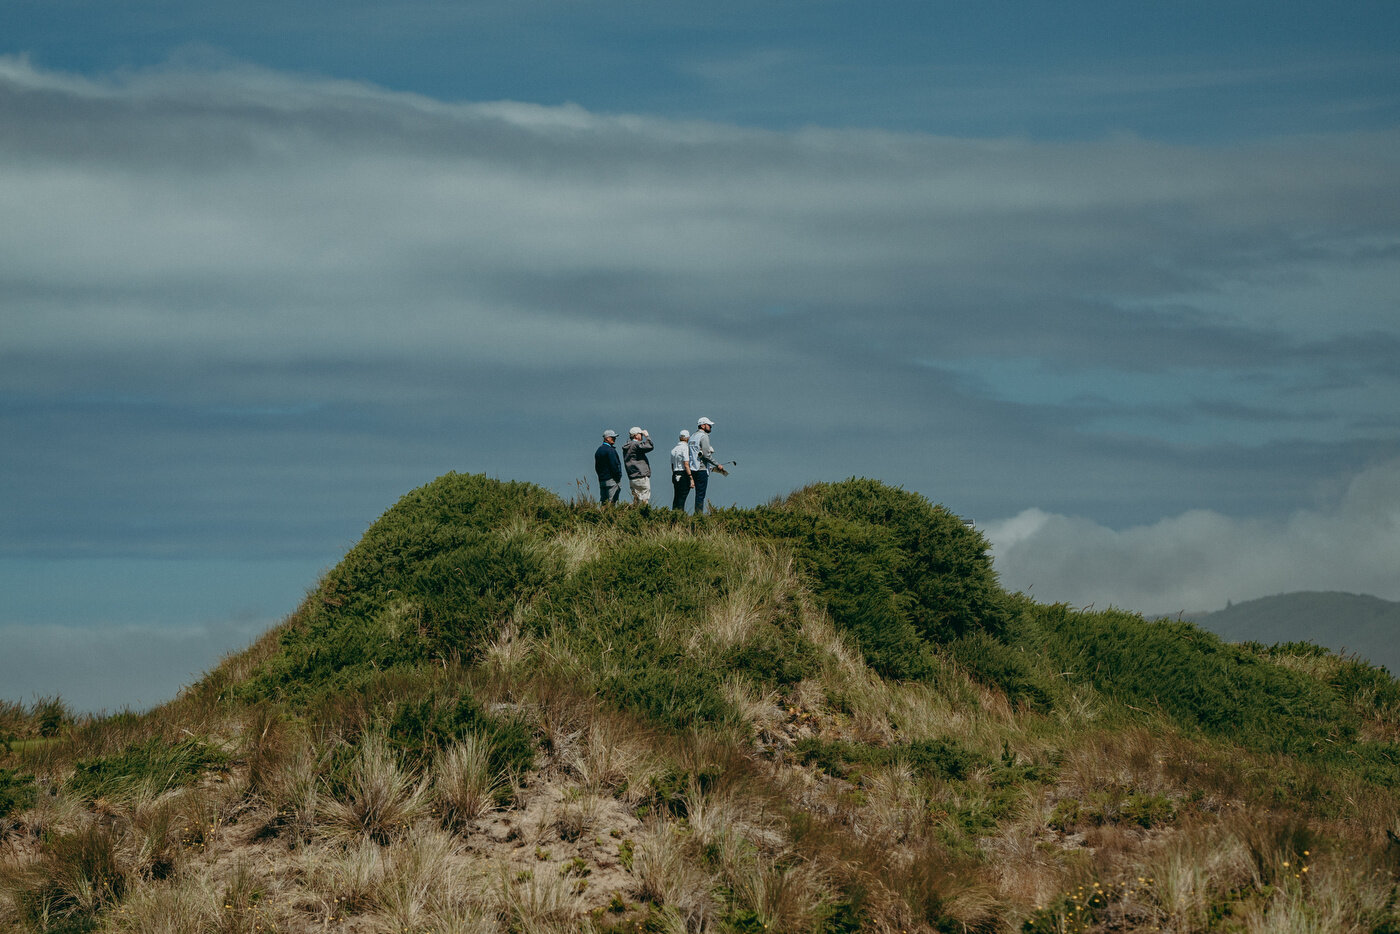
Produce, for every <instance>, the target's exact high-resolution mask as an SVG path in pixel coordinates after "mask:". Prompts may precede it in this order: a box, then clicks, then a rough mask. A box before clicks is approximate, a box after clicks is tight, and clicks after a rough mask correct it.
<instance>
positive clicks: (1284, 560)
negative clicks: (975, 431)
mask: <svg viewBox="0 0 1400 934" xmlns="http://www.w3.org/2000/svg"><path fill="white" fill-rule="evenodd" d="M986 534H987V537H988V538H989V539H990V540H991V541H992V543H993V554H994V556H995V560H996V567H997V569H998V571H999V572H1000V574H1001V578H1002V583H1003V584H1004V585H1005V586H1007V587H1009V588H1011V589H1015V590H1024V591H1026V592H1028V593H1030V594H1031V595H1032V596H1034V597H1036V598H1037V599H1039V600H1042V601H1047V602H1065V603H1070V604H1073V605H1076V606H1083V605H1089V604H1094V605H1096V606H1099V607H1107V606H1110V605H1113V606H1118V607H1123V608H1125V609H1131V610H1138V611H1141V612H1144V613H1149V614H1157V613H1177V612H1180V611H1186V612H1188V613H1190V612H1201V611H1210V610H1218V609H1221V608H1222V607H1224V606H1225V604H1226V602H1227V601H1229V600H1235V601H1239V600H1248V599H1253V598H1256V597H1262V596H1268V595H1270V594H1275V593H1286V592H1289V591H1296V590H1345V591H1352V592H1356V593H1367V594H1372V595H1374V596H1378V597H1383V598H1386V599H1390V600H1400V575H1397V573H1396V569H1397V568H1400V461H1393V462H1390V463H1386V464H1381V465H1377V466H1375V467H1372V468H1370V469H1367V470H1365V471H1362V472H1361V473H1360V474H1358V475H1357V476H1355V477H1354V478H1353V479H1352V480H1351V482H1350V484H1349V485H1348V486H1347V488H1346V491H1345V493H1344V494H1343V495H1342V496H1341V498H1340V500H1339V501H1338V502H1337V503H1336V504H1335V505H1334V506H1332V507H1331V508H1327V509H1300V510H1297V511H1296V512H1294V513H1293V514H1292V515H1291V516H1289V517H1288V518H1287V519H1285V520H1281V521H1267V520H1247V519H1238V518H1232V517H1229V516H1225V515H1222V514H1220V513H1218V512H1212V511H1207V510H1192V511H1189V512H1185V513H1182V514H1181V515H1178V516H1174V517H1171V518H1166V519H1162V520H1161V521H1159V522H1155V523H1152V524H1150V525H1139V526H1133V527H1130V528H1127V529H1123V530H1121V531H1120V530H1114V529H1110V528H1107V527H1105V526H1103V525H1100V524H1098V523H1096V522H1093V521H1090V520H1088V519H1083V518H1077V517H1073V516H1064V515H1054V514H1050V513H1047V512H1044V511H1042V510H1039V509H1028V510H1025V511H1023V512H1021V513H1020V514H1018V515H1016V516H1013V517H1011V518H1009V519H1005V520H1001V521H997V522H991V523H988V524H987V526H986Z"/></svg>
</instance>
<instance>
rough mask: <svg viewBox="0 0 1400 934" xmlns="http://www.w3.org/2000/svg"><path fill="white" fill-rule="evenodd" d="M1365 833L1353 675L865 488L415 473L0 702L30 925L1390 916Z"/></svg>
mask: <svg viewBox="0 0 1400 934" xmlns="http://www.w3.org/2000/svg"><path fill="white" fill-rule="evenodd" d="M1271 641H1276V640H1271ZM1392 837H1396V838H1400V682H1397V681H1396V680H1395V679H1393V678H1391V677H1390V676H1389V675H1388V674H1387V673H1386V672H1384V671H1382V670H1379V669H1377V668H1375V667H1373V666H1371V665H1368V664H1366V663H1365V662H1362V661H1359V660H1356V659H1352V658H1342V657H1338V656H1337V655H1335V654H1332V653H1329V652H1327V651H1326V650H1325V649H1322V648H1319V647H1316V646H1310V645H1305V644H1301V643H1295V644H1290V645H1287V646H1285V647H1283V648H1281V649H1277V648H1273V647H1270V646H1263V645H1258V644H1245V645H1231V644H1228V643H1225V642H1223V641H1222V640H1221V639H1220V638H1219V637H1218V636H1216V635H1214V634H1212V633H1210V632H1208V631H1206V630H1204V629H1202V628H1200V627H1198V626H1196V625H1194V624H1192V623H1187V622H1178V621H1170V620H1169V621H1158V622H1152V621H1148V620H1145V619H1143V618H1142V617H1141V616H1140V615H1137V614H1133V613H1127V612H1123V611H1120V610H1106V611H1101V612H1084V611H1080V610H1076V609H1074V608H1072V607H1069V606H1066V605H1063V604H1058V605H1045V604H1040V603H1037V602H1035V601H1034V600H1032V599H1030V598H1029V597H1027V596H1026V595H1024V594H1013V593H1008V592H1007V591H1006V590H1005V589H1004V588H1002V587H1001V585H1000V584H999V582H998V579H997V576H996V574H995V571H994V569H993V567H992V562H991V558H990V556H989V555H988V543H987V541H986V539H985V538H983V536H982V535H981V534H980V533H979V532H977V530H976V529H975V528H969V527H968V526H966V525H965V524H964V523H963V522H962V520H961V519H960V518H959V517H958V516H957V515H955V514H954V513H953V512H951V511H950V510H948V509H947V508H945V507H943V506H940V505H934V504H933V503H931V502H930V501H929V500H927V499H925V498H924V497H923V496H920V495H918V494H916V493H913V492H909V491H906V490H901V489H897V488H894V487H890V486H887V485H885V484H882V483H879V482H877V481H874V480H867V479H849V480H844V481H841V482H837V483H818V484H813V485H811V486H808V487H805V488H803V489H800V490H797V491H795V492H793V493H792V494H790V495H788V496H786V497H783V498H780V499H776V500H774V501H773V502H771V503H769V504H767V505H764V506H760V507H756V508H753V509H737V508H734V509H719V510H715V511H713V512H711V513H710V514H708V515H705V516H690V515H687V514H684V513H680V512H675V511H672V510H669V509H651V508H636V507H601V506H599V504H597V503H595V502H582V501H575V502H566V501H564V500H562V499H560V498H559V497H558V496H556V495H554V494H553V493H551V492H549V491H548V490H545V489H542V488H540V487H538V486H534V485H532V484H527V483H505V482H501V481H498V480H494V479H491V478H488V477H485V476H481V475H463V474H448V475H446V476H443V477H440V478H438V479H437V480H435V481H433V482H432V483H429V484H427V485H425V486H423V487H421V488H419V489H417V490H413V491H412V492H410V493H408V494H406V495H405V496H404V497H403V498H402V499H400V500H399V502H398V503H396V504H395V505H394V506H393V507H392V508H390V509H389V510H388V511H387V512H385V513H384V515H383V516H381V517H380V518H379V520H378V521H376V522H375V523H374V524H373V525H372V526H370V528H369V529H368V530H367V531H366V532H365V534H364V536H363V538H362V539H361V540H360V542H359V543H358V544H356V545H355V547H354V548H352V549H351V550H350V551H349V553H348V554H346V556H345V558H344V559H343V560H342V561H341V562H340V563H339V564H338V565H336V567H334V568H333V569H331V570H330V571H329V572H327V573H326V575H325V576H324V577H323V578H322V579H321V580H320V581H319V582H317V583H316V584H315V586H314V588H313V589H312V590H311V591H310V592H309V593H308V595H307V597H306V599H305V601H304V602H303V603H302V604H301V606H300V607H298V608H297V609H296V611H295V612H294V613H292V614H291V615H290V616H289V617H288V619H287V620H286V621H285V622H284V623H283V624H282V625H280V626H278V627H277V628H276V629H274V630H272V631H270V632H268V633H267V634H266V635H265V636H264V637H262V638H261V639H259V640H258V642H257V643H255V644H254V645H253V646H251V647H250V648H249V649H247V650H246V651H244V652H242V653H239V654H237V655H234V656H231V657H229V658H228V659H225V660H224V661H223V662H222V663H221V664H220V665H219V666H218V667H217V668H216V669H214V670H213V671H211V672H210V673H208V674H207V675H206V676H205V677H204V678H202V679H201V680H200V681H199V682H197V683H196V684H194V685H192V686H190V687H189V688H187V689H186V690H185V691H184V692H182V693H181V695H180V696H179V697H178V698H176V700H174V701H172V702H171V703H170V704H167V705H165V706H163V707H161V708H158V709H156V710H154V711H151V712H149V713H146V714H131V713H126V714H119V715H116V716H112V717H104V718H90V719H85V720H84V719H78V720H75V719H74V718H73V717H72V716H71V715H68V714H67V713H66V711H65V710H64V709H63V706H62V704H61V703H59V702H58V701H56V700H52V699H50V700H48V701H45V702H43V703H41V704H36V705H35V706H34V707H33V708H24V707H20V706H18V705H4V704H0V930H5V931H27V932H35V934H40V932H42V934H59V932H66V934H80V932H97V931H102V932H131V934H138V932H151V934H156V932H174V931H229V932H234V931H237V932H251V931H278V932H282V934H301V932H305V934H311V932H324V931H327V930H339V931H347V932H349V931H354V932H364V934H370V932H380V931H394V932H410V931H411V932H419V931H434V932H454V934H566V932H578V934H856V932H866V931H869V932H893V931H907V932H910V934H914V932H918V934H969V932H971V934H1013V932H1021V934H1063V932H1069V931H1073V932H1078V934H1108V932H1110V931H1112V932H1122V931H1148V930H1156V931H1168V930H1170V931H1180V932H1192V934H1205V932H1219V934H1226V932H1231V934H1237V932H1248V931H1254V932H1262V931H1277V932H1281V931H1303V930H1308V931H1320V930H1326V931H1329V932H1330V931H1339V932H1341V931H1355V932H1360V934H1397V932H1400V898H1397V896H1396V892H1397V891H1400V889H1398V888H1397V886H1400V854H1397V853H1396V852H1395V851H1394V849H1393V848H1392V844H1391V842H1390V841H1391V839H1392Z"/></svg>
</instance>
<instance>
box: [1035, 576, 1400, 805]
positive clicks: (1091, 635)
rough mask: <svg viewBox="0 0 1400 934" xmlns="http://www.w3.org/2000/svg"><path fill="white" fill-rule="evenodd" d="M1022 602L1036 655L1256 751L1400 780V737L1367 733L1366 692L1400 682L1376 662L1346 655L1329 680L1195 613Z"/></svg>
mask: <svg viewBox="0 0 1400 934" xmlns="http://www.w3.org/2000/svg"><path fill="white" fill-rule="evenodd" d="M1021 611H1022V613H1023V619H1022V624H1021V626H1020V627H1019V628H1018V629H1017V630H1016V638H1017V639H1018V642H1019V645H1020V647H1021V648H1023V649H1025V651H1026V654H1027V656H1028V657H1040V658H1043V659H1044V662H1043V664H1048V665H1049V666H1051V667H1052V669H1053V670H1054V671H1057V672H1063V673H1064V675H1065V677H1068V678H1069V679H1071V680H1073V681H1076V682H1080V683H1086V684H1090V685H1092V686H1093V687H1094V688H1095V689H1096V690H1097V691H1098V692H1100V694H1102V695H1104V696H1106V697H1111V698H1113V699H1114V700H1116V701H1118V702H1119V703H1121V704H1123V705H1126V706H1127V707H1130V708H1135V709H1139V710H1150V711H1160V712H1161V713H1163V714H1166V715H1167V716H1168V717H1170V718H1171V719H1172V720H1173V721H1175V722H1176V723H1177V724H1179V725H1180V726H1182V727H1183V728H1184V729H1186V730H1188V731H1198V732H1200V733H1203V734H1206V735H1209V736H1213V737H1218V738H1222V739H1227V740H1230V741H1233V742H1237V743H1240V744H1242V745H1243V746H1245V747H1247V748H1249V749H1253V750H1256V751H1260V752H1267V753H1286V754H1289V755H1296V756H1299V757H1301V758H1302V759H1304V760H1305V761H1312V762H1317V761H1324V762H1328V763H1330V764H1335V765H1338V766H1344V767H1346V768H1348V769H1354V770H1359V771H1361V772H1362V774H1364V775H1365V776H1366V777H1367V778H1369V779H1370V780H1372V781H1377V782H1381V783H1391V784H1394V783H1395V782H1397V781H1400V758H1393V756H1394V752H1393V749H1392V747H1393V746H1394V744H1378V743H1365V742H1360V741H1359V740H1358V736H1359V732H1360V726H1361V721H1360V718H1359V716H1358V714H1357V712H1356V704H1355V700H1356V698H1357V696H1358V695H1359V694H1360V693H1362V692H1370V694H1369V695H1368V696H1372V697H1380V698H1382V701H1383V702H1384V698H1386V697H1389V696H1390V693H1391V692H1393V691H1395V690H1396V688H1395V686H1394V684H1393V683H1386V682H1382V681H1381V680H1380V679H1379V678H1378V677H1377V676H1376V674H1375V672H1376V671H1377V670H1376V669H1372V668H1370V667H1369V666H1365V665H1351V664H1348V665H1343V666H1341V667H1340V668H1338V669H1337V673H1336V676H1335V678H1334V679H1333V680H1331V681H1329V680H1324V679H1322V678H1318V677H1315V676H1313V675H1311V674H1309V673H1307V672H1306V671H1300V670H1296V669H1295V668H1292V667H1288V666H1285V665H1281V664H1276V663H1275V662H1274V661H1273V660H1272V659H1270V658H1269V657H1268V655H1267V654H1262V655H1261V654H1260V653H1259V652H1258V651H1255V650H1253V649H1251V648H1249V647H1246V646H1238V645H1231V644H1229V643H1225V642H1222V641H1221V640H1220V639H1219V638H1218V637H1217V636H1215V635H1213V634H1211V633H1208V632H1205V631H1204V630H1202V629H1200V628H1198V627H1197V626H1195V625H1193V624H1191V623H1180V622H1148V621H1146V620H1144V619H1143V618H1142V617H1141V616H1138V615H1136V614H1131V613H1126V612H1122V611H1118V610H1109V611H1105V612H1098V613H1079V612H1074V611H1072V610H1070V609H1068V608H1067V607H1065V606H1063V605H1055V606H1044V605H1040V604H1035V603H1031V602H1030V601H1028V600H1027V601H1023V602H1022V604H1021ZM1381 674H1383V673H1381Z"/></svg>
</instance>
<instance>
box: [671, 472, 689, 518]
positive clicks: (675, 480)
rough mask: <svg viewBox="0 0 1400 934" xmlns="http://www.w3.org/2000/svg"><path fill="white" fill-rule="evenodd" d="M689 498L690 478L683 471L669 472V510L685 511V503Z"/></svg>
mask: <svg viewBox="0 0 1400 934" xmlns="http://www.w3.org/2000/svg"><path fill="white" fill-rule="evenodd" d="M689 496H690V477H688V476H686V473H685V471H684V470H682V471H679V472H676V471H672V472H671V508H672V509H679V510H682V511H684V510H685V501H686V499H687V498H688V497H689Z"/></svg>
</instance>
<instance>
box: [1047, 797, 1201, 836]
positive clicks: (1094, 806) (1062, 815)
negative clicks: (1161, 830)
mask: <svg viewBox="0 0 1400 934" xmlns="http://www.w3.org/2000/svg"><path fill="white" fill-rule="evenodd" d="M1176 816H1177V807H1176V802H1174V801H1172V799H1170V798H1168V797H1167V796H1166V795H1159V794H1146V793H1142V792H1131V793H1129V794H1126V795H1123V794H1119V795H1113V794H1110V793H1108V792H1097V793H1095V794H1094V795H1093V796H1091V797H1090V798H1089V799H1088V800H1086V801H1079V800H1076V799H1073V798H1068V799H1065V800H1063V801H1061V802H1059V803H1058V804H1056V805H1055V810H1054V811H1053V812H1052V813H1051V815H1050V818H1049V819H1048V820H1047V821H1046V823H1047V824H1049V825H1050V826H1051V827H1053V828H1055V829H1056V830H1059V831H1061V832H1065V833H1068V832H1070V831H1072V830H1075V829H1076V828H1079V827H1084V826H1089V825H1092V826H1095V827H1102V826H1103V825H1105V824H1136V825H1137V826H1139V827H1142V828H1143V829H1145V830H1150V829H1151V828H1153V827H1161V826H1164V825H1167V824H1170V823H1172V822H1173V821H1175V820H1176Z"/></svg>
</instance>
